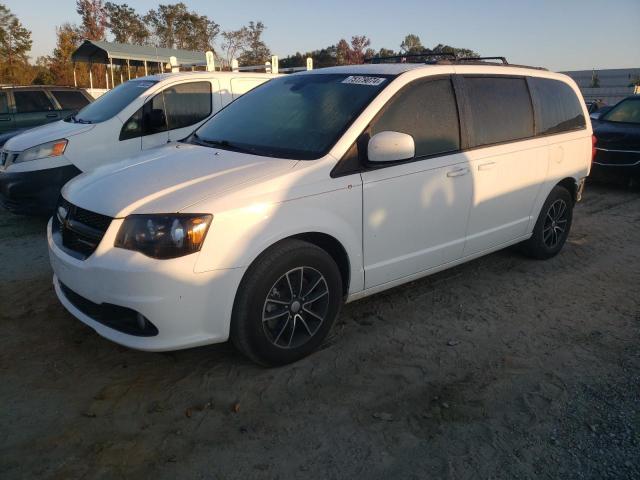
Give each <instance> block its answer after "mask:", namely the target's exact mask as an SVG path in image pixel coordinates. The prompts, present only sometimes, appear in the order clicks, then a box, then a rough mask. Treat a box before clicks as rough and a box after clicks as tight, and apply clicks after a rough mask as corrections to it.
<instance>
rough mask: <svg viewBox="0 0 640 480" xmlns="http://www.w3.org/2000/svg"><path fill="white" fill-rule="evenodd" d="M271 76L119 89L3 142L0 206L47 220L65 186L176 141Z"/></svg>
mask: <svg viewBox="0 0 640 480" xmlns="http://www.w3.org/2000/svg"><path fill="white" fill-rule="evenodd" d="M276 76H277V75H273V74H265V73H238V72H185V73H166V74H160V75H152V76H148V77H143V78H139V79H136V80H129V81H128V82H125V83H122V84H121V85H118V86H117V87H116V88H114V89H113V90H110V91H109V92H107V93H105V94H104V95H102V96H101V97H99V98H98V99H97V100H96V101H95V102H93V103H92V104H90V105H88V106H86V107H85V108H83V109H82V110H80V112H78V113H77V114H76V115H75V116H73V117H70V118H68V119H66V120H64V121H59V122H55V123H51V124H48V125H44V126H41V127H39V128H34V129H31V130H29V131H27V132H25V133H23V134H21V135H18V136H16V137H14V138H12V139H10V140H9V141H7V143H6V144H5V145H4V148H3V149H2V151H1V152H0V204H2V205H3V206H4V207H5V208H7V209H8V210H11V211H13V212H14V213H26V214H42V213H50V212H52V211H53V210H54V208H55V205H56V202H57V200H58V196H59V194H60V188H62V186H63V185H64V184H65V183H66V182H67V181H68V180H69V179H71V178H73V177H75V176H76V175H78V174H80V173H81V172H87V171H90V170H93V169H95V168H97V167H99V166H102V165H105V164H108V163H112V162H116V161H119V160H122V159H124V158H127V157H131V156H134V155H136V154H138V153H140V151H141V150H147V149H149V148H152V147H157V146H159V145H164V144H166V143H168V142H172V141H176V140H180V139H182V138H184V137H186V136H187V135H189V134H190V133H191V132H192V131H193V130H194V129H196V128H197V127H198V126H199V125H200V124H202V122H204V120H206V119H207V118H208V117H210V116H211V114H213V113H215V112H217V111H218V110H220V109H221V108H222V107H224V106H225V105H227V104H228V103H230V102H231V101H232V100H233V99H235V98H237V97H238V96H240V95H242V94H243V93H246V92H247V91H249V90H251V89H252V88H254V87H256V86H257V85H260V84H261V83H263V82H266V81H267V80H270V79H271V78H274V77H276Z"/></svg>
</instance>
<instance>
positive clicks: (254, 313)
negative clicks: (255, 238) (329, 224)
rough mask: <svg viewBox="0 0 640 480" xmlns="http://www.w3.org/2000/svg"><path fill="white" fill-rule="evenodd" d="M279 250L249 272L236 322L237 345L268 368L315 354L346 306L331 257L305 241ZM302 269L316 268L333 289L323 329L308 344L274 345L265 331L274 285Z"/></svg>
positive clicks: (338, 272) (275, 249)
mask: <svg viewBox="0 0 640 480" xmlns="http://www.w3.org/2000/svg"><path fill="white" fill-rule="evenodd" d="M278 247H279V248H274V249H271V251H267V252H265V254H263V255H261V257H260V258H259V259H258V260H256V262H254V264H253V265H252V266H251V267H250V268H249V270H248V271H247V273H246V275H245V278H244V279H243V282H242V283H241V285H240V289H239V292H238V297H237V300H236V305H235V308H234V318H233V320H232V339H233V340H234V343H235V344H236V345H237V346H239V347H240V349H241V350H242V351H243V352H244V353H245V354H247V355H248V356H249V357H251V358H252V359H253V360H256V361H258V362H259V363H262V364H264V365H283V364H286V363H291V362H295V361H296V360H299V359H301V358H303V357H306V356H307V355H309V354H310V353H312V352H313V351H315V350H316V349H317V348H318V347H319V346H320V345H321V344H322V342H323V341H324V339H325V338H326V336H327V334H328V333H329V330H330V329H331V326H332V324H333V322H334V320H335V318H336V317H337V316H338V313H339V312H340V308H341V306H342V295H343V294H342V279H341V276H340V271H339V269H338V267H337V265H336V264H335V262H334V260H333V259H332V258H331V256H329V254H327V253H326V252H325V251H324V250H322V249H320V248H319V247H316V246H315V245H312V244H308V243H306V242H301V241H296V242H295V244H293V245H279V246H278ZM287 247H289V248H287ZM302 266H304V267H307V266H308V267H311V268H314V269H316V270H317V271H319V272H320V273H321V274H322V275H323V276H324V277H325V280H326V282H327V286H328V289H329V306H328V311H327V315H326V317H325V320H324V322H323V323H322V325H321V326H320V329H319V330H318V332H316V334H315V335H314V336H313V337H312V338H311V339H310V340H309V341H308V342H307V343H305V344H303V345H301V346H300V347H297V348H291V349H284V348H280V347H277V346H275V345H273V344H272V343H271V341H270V340H269V339H268V337H267V335H266V333H265V332H264V329H263V325H262V310H263V307H264V301H265V299H266V297H267V294H268V293H269V291H270V290H271V287H272V286H273V285H274V283H275V282H276V281H277V280H278V279H279V278H280V277H281V276H282V275H284V274H285V273H286V272H288V271H290V270H293V269H295V268H297V267H302ZM233 337H235V338H233ZM239 337H241V338H239Z"/></svg>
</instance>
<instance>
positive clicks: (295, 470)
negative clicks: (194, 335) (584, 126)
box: [0, 186, 640, 479]
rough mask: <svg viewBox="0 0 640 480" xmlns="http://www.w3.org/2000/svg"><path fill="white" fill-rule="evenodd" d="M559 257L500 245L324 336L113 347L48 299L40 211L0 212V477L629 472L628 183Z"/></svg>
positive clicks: (633, 443) (637, 225)
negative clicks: (264, 343) (236, 344)
mask: <svg viewBox="0 0 640 480" xmlns="http://www.w3.org/2000/svg"><path fill="white" fill-rule="evenodd" d="M574 219H575V223H574V228H573V231H572V234H571V236H570V239H569V242H568V244H567V246H566V247H565V249H564V251H563V252H562V253H561V254H560V255H559V256H558V257H556V258H555V259H553V260H550V261H547V262H539V261H533V260H528V259H525V258H523V257H521V256H520V255H519V254H518V253H517V252H514V251H513V250H508V251H503V252H499V253H496V254H493V255H490V256H488V257H485V258H482V259H480V260H477V261H474V262H471V263H468V264H466V265H463V266H460V267H457V268H454V269H452V270H450V271H447V272H443V273H441V274H437V275H434V276H432V277H429V278H427V279H424V280H421V281H417V282H414V283H411V284H409V285H406V286H402V287H398V288H396V289H394V290H391V291H389V292H385V293H383V294H380V295H378V296H375V297H372V298H369V299H365V300H362V301H360V302H356V303H353V304H351V305H348V306H346V307H345V308H344V310H343V314H342V316H341V317H340V318H339V320H338V323H337V325H336V326H335V328H334V330H333V334H332V336H331V338H330V339H329V340H328V341H327V342H326V344H325V346H324V348H323V349H322V350H321V351H320V352H318V353H317V354H315V355H313V356H312V357H310V358H307V359H305V360H303V361H301V362H299V363H297V364H295V365H291V366H287V367H284V368H279V369H263V368H260V367H257V366H254V365H253V364H252V363H250V362H249V361H247V360H245V359H244V358H243V357H242V356H240V355H239V354H238V353H236V352H235V351H234V350H233V348H232V347H231V346H229V345H219V346H213V347H205V348H198V349H193V350H189V351H182V352H174V353H166V354H150V353H141V352H135V351H131V350H127V349H125V348H122V347H119V346H116V345H114V344H112V343H110V342H108V341H106V340H103V339H102V338H100V337H99V336H98V335H96V334H95V333H94V332H93V331H92V330H90V329H89V328H87V327H84V326H83V325H82V324H81V323H80V322H78V321H76V320H75V319H74V318H72V317H71V315H69V314H67V313H66V311H65V310H64V309H63V308H62V307H61V306H60V305H59V304H58V302H57V300H56V298H55V296H54V293H53V290H52V286H51V278H50V277H51V271H50V268H49V265H48V259H47V253H46V245H45V238H44V233H43V232H44V226H45V225H44V222H43V221H41V220H33V219H24V218H20V217H13V216H11V215H9V214H6V213H4V212H2V213H0V407H1V408H0V478H2V479H13V478H41V479H67V478H80V477H82V478H104V479H112V478H125V477H127V478H152V477H153V478H171V479H172V478H207V479H210V478H211V479H217V478H221V479H222V478H225V479H226V478H243V479H246V478H265V479H266V478H269V479H271V478H281V479H290V478H336V479H337V478H367V479H375V478H403V479H411V478H416V479H417V478H421V479H423V478H433V479H435V478H450V479H472V478H473V479H475V478H483V479H493V478H500V479H502V478H504V479H514V478H519V479H529V478H531V479H534V478H536V479H537V478H548V479H555V478H567V479H574V478H576V479H583V478H584V479H627V478H628V479H637V478H640V346H639V345H640V343H639V340H640V193H639V192H629V191H626V190H621V189H614V188H610V187H602V186H590V187H589V188H588V190H587V192H586V195H585V200H584V202H583V203H582V204H580V205H579V206H578V207H577V210H576V213H575V217H574Z"/></svg>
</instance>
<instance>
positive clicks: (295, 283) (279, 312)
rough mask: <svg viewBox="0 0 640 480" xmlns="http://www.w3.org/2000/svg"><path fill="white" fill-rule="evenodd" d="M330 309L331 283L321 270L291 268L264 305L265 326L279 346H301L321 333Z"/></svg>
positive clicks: (280, 279) (277, 283)
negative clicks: (329, 283)
mask: <svg viewBox="0 0 640 480" xmlns="http://www.w3.org/2000/svg"><path fill="white" fill-rule="evenodd" d="M328 311H329V286H328V285H327V281H326V279H325V277H324V275H322V273H320V272H319V271H318V270H316V269H315V268H312V267H308V266H304V267H297V268H294V269H292V270H289V271H288V272H287V273H285V274H284V275H282V276H281V277H280V278H279V279H278V280H277V281H276V282H275V283H274V284H273V286H272V287H271V289H270V290H269V293H268V294H267V298H266V299H265V302H264V306H263V308H262V327H263V329H264V332H265V334H266V336H267V338H268V339H269V341H270V342H271V343H272V344H273V345H275V346H276V347H279V348H286V349H288V348H297V347H300V346H301V345H304V344H305V343H307V342H308V341H309V340H310V339H311V338H313V336H314V335H315V334H316V333H317V332H318V330H319V329H320V327H321V326H322V324H323V323H324V321H325V318H326V316H327V313H328Z"/></svg>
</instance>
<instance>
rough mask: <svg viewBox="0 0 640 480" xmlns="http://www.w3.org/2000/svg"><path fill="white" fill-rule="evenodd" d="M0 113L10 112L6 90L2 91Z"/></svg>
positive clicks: (0, 93) (0, 94)
mask: <svg viewBox="0 0 640 480" xmlns="http://www.w3.org/2000/svg"><path fill="white" fill-rule="evenodd" d="M0 113H9V101H8V98H7V94H6V93H5V92H0Z"/></svg>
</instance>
